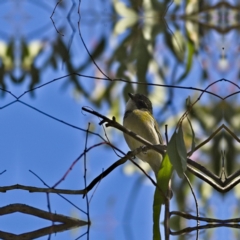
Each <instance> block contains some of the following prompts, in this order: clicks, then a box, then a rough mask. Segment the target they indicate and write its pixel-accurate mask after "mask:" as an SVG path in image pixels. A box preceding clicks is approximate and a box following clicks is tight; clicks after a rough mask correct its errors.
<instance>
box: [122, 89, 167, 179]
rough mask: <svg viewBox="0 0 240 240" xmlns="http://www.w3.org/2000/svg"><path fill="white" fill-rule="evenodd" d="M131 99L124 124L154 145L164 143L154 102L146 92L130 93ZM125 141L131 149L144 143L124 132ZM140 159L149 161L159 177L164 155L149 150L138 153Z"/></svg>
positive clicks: (128, 102)
mask: <svg viewBox="0 0 240 240" xmlns="http://www.w3.org/2000/svg"><path fill="white" fill-rule="evenodd" d="M128 96H129V100H128V101H127V103H126V109H125V113H124V117H123V126H124V127H125V128H127V129H128V130H131V131H132V132H134V133H135V134H137V135H139V136H141V137H142V138H144V139H146V140H147V141H149V142H150V143H152V144H153V145H158V144H163V139H162V136H161V134H160V130H159V126H158V123H157V121H156V120H155V118H154V117H153V108H152V102H151V101H150V100H149V98H148V97H146V96H145V95H144V94H140V93H136V94H133V93H128ZM124 138H125V141H126V143H127V145H128V147H129V148H130V149H131V150H135V149H136V148H139V147H141V146H143V144H142V143H141V142H139V141H137V140H136V139H134V138H133V137H131V136H129V135H128V134H126V133H124ZM136 157H138V158H139V159H140V160H142V161H144V162H147V163H148V164H149V165H150V166H151V168H152V170H153V171H154V173H155V176H156V177H157V175H158V171H159V169H160V166H161V162H162V155H161V154H160V153H158V152H156V151H154V150H148V151H146V152H141V153H139V154H137V155H136Z"/></svg>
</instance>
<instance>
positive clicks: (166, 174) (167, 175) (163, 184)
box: [153, 154, 173, 240]
mask: <svg viewBox="0 0 240 240" xmlns="http://www.w3.org/2000/svg"><path fill="white" fill-rule="evenodd" d="M172 172H173V167H172V164H171V162H170V159H169V156H168V155H167V154H165V155H164V158H163V161H162V164H161V168H160V170H159V172H158V176H157V185H158V187H156V189H155V193H154V202H153V239H154V240H160V239H161V234H160V229H159V219H160V214H161V206H162V204H164V203H165V197H164V195H165V196H167V193H168V186H169V181H170V180H171V176H172ZM159 188H160V189H161V191H160V190H159ZM163 194H164V195H163Z"/></svg>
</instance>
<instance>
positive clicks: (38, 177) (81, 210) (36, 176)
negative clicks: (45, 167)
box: [29, 170, 87, 214]
mask: <svg viewBox="0 0 240 240" xmlns="http://www.w3.org/2000/svg"><path fill="white" fill-rule="evenodd" d="M29 172H31V173H32V174H33V175H34V176H36V177H37V178H38V179H39V180H40V181H41V182H42V183H43V184H44V185H45V186H47V187H49V188H50V186H48V185H47V184H46V183H45V182H44V181H43V180H42V179H41V178H40V177H39V176H38V175H37V174H36V173H34V172H33V171H31V170H29ZM58 195H59V196H60V197H61V198H63V199H64V200H65V201H67V202H68V203H70V204H71V205H72V206H74V207H75V208H76V209H78V210H79V211H80V212H82V213H85V214H87V213H86V212H85V211H83V210H82V209H81V208H79V207H78V206H76V205H75V204H74V203H72V202H71V201H70V200H68V199H67V198H65V197H64V196H62V195H61V194H59V193H58Z"/></svg>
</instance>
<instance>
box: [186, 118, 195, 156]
mask: <svg viewBox="0 0 240 240" xmlns="http://www.w3.org/2000/svg"><path fill="white" fill-rule="evenodd" d="M187 120H188V123H189V125H190V128H191V131H192V145H191V152H190V155H189V156H191V155H192V153H193V152H194V150H195V133H194V130H193V127H192V124H191V121H190V120H189V118H188V117H187Z"/></svg>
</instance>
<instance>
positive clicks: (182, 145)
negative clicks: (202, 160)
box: [176, 125, 187, 173]
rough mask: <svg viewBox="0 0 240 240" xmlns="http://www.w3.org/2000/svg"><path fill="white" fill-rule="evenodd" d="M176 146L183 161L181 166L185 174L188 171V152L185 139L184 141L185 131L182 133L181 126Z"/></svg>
mask: <svg viewBox="0 0 240 240" xmlns="http://www.w3.org/2000/svg"><path fill="white" fill-rule="evenodd" d="M176 145H177V150H178V155H179V157H180V160H181V166H182V171H183V173H184V172H186V170H187V150H186V147H185V143H184V139H183V131H182V125H180V127H179V129H178V133H177V137H176Z"/></svg>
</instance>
